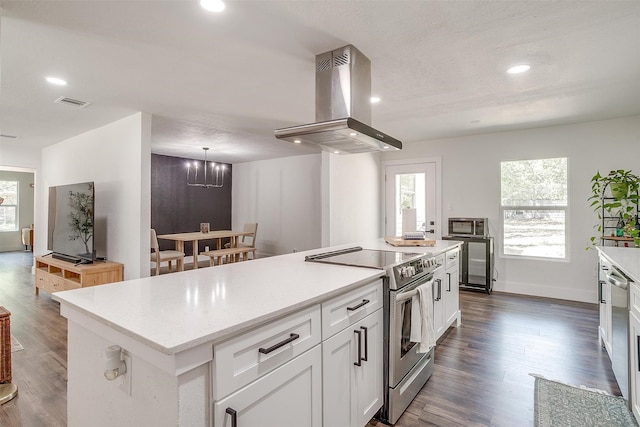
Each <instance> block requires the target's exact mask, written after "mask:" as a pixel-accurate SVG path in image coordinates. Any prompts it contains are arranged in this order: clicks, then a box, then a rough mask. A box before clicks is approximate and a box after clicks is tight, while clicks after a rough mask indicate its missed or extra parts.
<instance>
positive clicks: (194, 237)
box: [158, 230, 253, 269]
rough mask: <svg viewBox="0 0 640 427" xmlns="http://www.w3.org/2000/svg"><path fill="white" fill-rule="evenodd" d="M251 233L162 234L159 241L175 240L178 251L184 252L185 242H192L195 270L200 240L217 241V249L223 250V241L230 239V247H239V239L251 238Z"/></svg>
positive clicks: (223, 231) (199, 232) (224, 231)
mask: <svg viewBox="0 0 640 427" xmlns="http://www.w3.org/2000/svg"><path fill="white" fill-rule="evenodd" d="M251 235H253V232H250V231H233V230H212V231H209V232H207V233H203V232H201V231H191V232H187V233H173V234H160V235H158V239H165V240H173V241H175V242H176V251H179V252H184V242H191V243H192V245H193V260H194V262H193V268H194V269H196V268H198V262H197V259H198V253H199V251H198V242H199V241H200V240H216V248H217V249H222V239H229V243H230V247H232V248H236V247H238V238H240V237H243V236H251Z"/></svg>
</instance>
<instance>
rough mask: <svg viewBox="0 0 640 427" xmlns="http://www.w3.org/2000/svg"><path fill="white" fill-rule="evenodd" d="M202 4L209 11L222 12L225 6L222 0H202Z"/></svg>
mask: <svg viewBox="0 0 640 427" xmlns="http://www.w3.org/2000/svg"><path fill="white" fill-rule="evenodd" d="M200 6H201V7H202V8H203V9H204V10H208V11H209V12H222V11H223V10H224V8H225V5H224V2H223V1H222V0H200Z"/></svg>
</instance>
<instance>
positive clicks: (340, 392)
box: [322, 310, 383, 427]
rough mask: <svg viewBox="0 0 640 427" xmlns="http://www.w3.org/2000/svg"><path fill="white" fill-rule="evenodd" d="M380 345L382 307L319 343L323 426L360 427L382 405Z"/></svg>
mask: <svg viewBox="0 0 640 427" xmlns="http://www.w3.org/2000/svg"><path fill="white" fill-rule="evenodd" d="M365 337H366V340H365ZM365 341H366V342H365ZM382 345H383V344H382V310H377V311H376V312H374V313H372V314H370V315H369V316H367V317H366V318H364V319H362V320H361V321H359V322H358V323H356V324H354V325H352V326H350V327H348V328H346V329H344V330H342V331H341V332H339V333H337V334H335V335H334V336H332V337H331V338H329V339H328V340H326V341H325V342H323V343H322V363H323V366H322V375H323V390H322V394H323V402H322V405H323V425H324V426H325V427H349V426H352V427H362V426H364V425H366V424H367V422H368V421H369V420H370V419H371V418H372V417H373V416H374V415H375V413H376V412H377V411H378V409H380V408H381V407H382V404H383V401H382V399H383V389H382V387H383V383H382V375H383V371H382ZM358 350H360V352H358ZM364 358H366V359H367V360H362V359H364Z"/></svg>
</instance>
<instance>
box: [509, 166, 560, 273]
mask: <svg viewBox="0 0 640 427" xmlns="http://www.w3.org/2000/svg"><path fill="white" fill-rule="evenodd" d="M550 158H564V159H566V161H567V204H566V206H526V205H524V206H503V205H502V197H500V245H499V246H500V251H499V257H500V258H504V259H519V260H538V261H548V262H561V263H568V262H570V253H571V248H570V245H569V242H570V241H571V239H570V238H569V234H570V229H571V227H570V221H569V218H570V206H571V191H570V190H571V189H570V184H569V182H570V179H569V176H570V174H569V167H570V165H569V158H568V157H565V156H558V157H545V158H535V159H520V160H501V161H500V168H502V163H504V162H518V161H523V162H525V161H533V160H545V159H550ZM500 194H502V173H500ZM511 210H525V211H535V210H538V211H552V210H561V211H564V257H563V258H554V257H540V256H531V255H513V254H505V253H504V239H505V235H504V211H511Z"/></svg>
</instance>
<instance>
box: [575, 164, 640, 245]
mask: <svg viewBox="0 0 640 427" xmlns="http://www.w3.org/2000/svg"><path fill="white" fill-rule="evenodd" d="M639 187H640V178H638V176H636V175H634V174H633V173H632V172H631V171H630V170H623V169H618V170H613V171H611V172H609V174H608V175H600V172H597V173H596V174H595V175H594V176H593V177H592V178H591V193H592V194H591V197H589V199H588V200H589V201H590V202H591V207H593V210H594V211H595V212H597V214H598V225H596V226H595V227H594V228H596V229H597V230H598V232H599V233H600V234H601V235H602V233H603V229H602V224H603V215H604V216H607V217H620V218H622V220H623V222H624V224H625V227H624V230H623V231H624V235H625V236H627V237H632V238H633V243H634V245H635V246H636V247H640V237H639V234H640V230H638V228H637V227H636V221H637V212H638V202H639V200H638V188H639ZM598 238H599V237H596V236H592V237H591V244H592V245H595V244H596V243H597V239H598Z"/></svg>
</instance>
